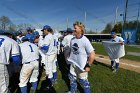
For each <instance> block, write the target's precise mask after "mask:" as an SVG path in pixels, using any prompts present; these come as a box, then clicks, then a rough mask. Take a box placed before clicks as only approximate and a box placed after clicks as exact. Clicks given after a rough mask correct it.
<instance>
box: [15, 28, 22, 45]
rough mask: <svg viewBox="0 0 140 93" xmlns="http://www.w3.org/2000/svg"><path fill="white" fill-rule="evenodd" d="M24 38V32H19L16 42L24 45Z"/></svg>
mask: <svg viewBox="0 0 140 93" xmlns="http://www.w3.org/2000/svg"><path fill="white" fill-rule="evenodd" d="M22 38H23V35H22V32H21V31H18V32H17V40H16V41H17V42H18V44H20V43H22Z"/></svg>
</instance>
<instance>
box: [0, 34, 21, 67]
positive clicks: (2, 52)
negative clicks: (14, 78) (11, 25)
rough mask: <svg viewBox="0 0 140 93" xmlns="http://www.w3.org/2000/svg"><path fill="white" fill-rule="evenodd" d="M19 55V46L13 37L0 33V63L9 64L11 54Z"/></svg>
mask: <svg viewBox="0 0 140 93" xmlns="http://www.w3.org/2000/svg"><path fill="white" fill-rule="evenodd" d="M16 55H20V53H19V46H18V44H17V42H16V41H14V40H13V39H11V38H9V37H7V36H3V35H0V63H2V64H9V59H10V57H11V56H16Z"/></svg>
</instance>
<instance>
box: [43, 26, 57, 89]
mask: <svg viewBox="0 0 140 93" xmlns="http://www.w3.org/2000/svg"><path fill="white" fill-rule="evenodd" d="M42 31H43V33H44V34H45V35H46V36H45V38H44V42H43V44H42V46H40V49H41V50H42V51H43V52H44V53H45V67H46V75H47V76H48V83H49V85H48V87H47V88H50V87H51V86H52V82H53V71H52V69H53V62H54V61H55V59H56V51H55V44H54V37H53V35H52V32H53V30H52V28H51V27H50V26H48V25H45V26H44V27H43V29H42Z"/></svg>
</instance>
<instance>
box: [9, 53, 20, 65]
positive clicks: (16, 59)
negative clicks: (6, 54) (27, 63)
mask: <svg viewBox="0 0 140 93" xmlns="http://www.w3.org/2000/svg"><path fill="white" fill-rule="evenodd" d="M11 59H12V62H13V63H15V64H21V56H20V55H16V56H12V57H11Z"/></svg>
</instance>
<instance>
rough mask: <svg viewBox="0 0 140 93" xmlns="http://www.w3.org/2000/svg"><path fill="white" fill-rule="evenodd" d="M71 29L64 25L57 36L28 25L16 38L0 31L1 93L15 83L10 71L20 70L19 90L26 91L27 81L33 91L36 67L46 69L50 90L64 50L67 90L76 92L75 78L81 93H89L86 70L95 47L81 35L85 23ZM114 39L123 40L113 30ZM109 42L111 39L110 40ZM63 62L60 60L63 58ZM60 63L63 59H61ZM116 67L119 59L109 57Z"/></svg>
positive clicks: (88, 69) (116, 40)
mask: <svg viewBox="0 0 140 93" xmlns="http://www.w3.org/2000/svg"><path fill="white" fill-rule="evenodd" d="M73 27H74V30H72V29H71V28H67V30H66V33H65V34H64V35H63V36H62V37H58V36H57V35H56V34H55V33H54V31H53V29H52V28H51V26H49V25H45V26H44V27H43V29H42V30H41V31H42V32H43V34H42V35H39V32H37V31H35V29H32V28H31V27H28V28H27V29H26V30H27V34H25V35H23V33H22V32H21V31H19V32H18V34H17V36H16V37H15V36H14V35H13V34H11V33H10V32H8V31H0V59H1V61H0V93H12V91H11V90H10V89H9V88H10V87H12V85H14V84H9V77H12V76H13V73H20V75H19V76H18V77H19V78H17V79H16V80H15V79H14V80H15V81H12V82H16V81H18V80H19V82H18V86H19V87H20V91H21V93H27V88H28V86H27V85H28V84H27V83H29V82H30V84H31V89H30V93H35V92H36V89H37V86H38V82H39V79H38V77H39V70H40V68H41V67H43V69H45V73H46V80H47V84H48V85H47V87H45V88H46V89H48V90H49V89H50V88H51V87H52V86H53V85H54V84H55V82H56V80H57V66H58V65H57V64H58V59H61V58H62V55H61V56H59V54H60V52H63V54H64V55H63V56H64V58H65V63H66V65H63V64H61V65H60V66H61V67H62V68H63V67H64V66H66V68H67V70H68V72H67V76H68V78H69V81H70V90H69V91H67V93H76V91H77V79H79V82H80V83H81V84H82V85H83V90H84V93H90V82H89V81H88V72H89V71H90V66H91V64H92V63H93V61H94V59H95V52H94V48H93V46H92V45H91V43H90V41H89V40H88V39H87V37H85V36H84V31H85V26H84V24H83V23H81V22H79V21H76V22H75V23H74V24H73ZM112 35H113V38H114V39H112V40H113V41H115V42H122V45H123V39H122V38H119V37H117V36H116V33H112ZM113 41H112V42H113ZM62 61H63V60H62ZM60 63H63V62H60ZM114 63H116V70H118V66H119V59H117V61H116V60H115V59H112V61H111V67H112V69H113V70H114Z"/></svg>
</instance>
